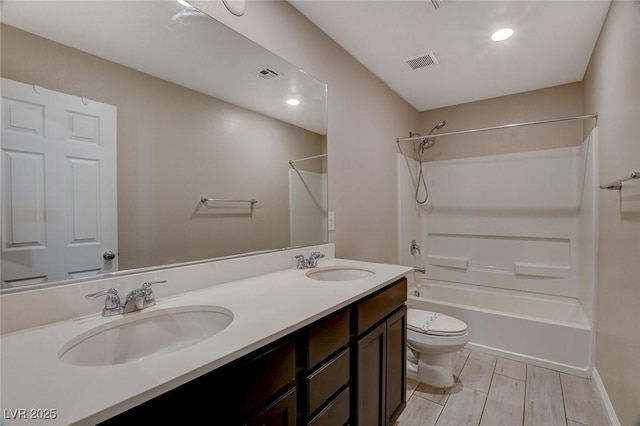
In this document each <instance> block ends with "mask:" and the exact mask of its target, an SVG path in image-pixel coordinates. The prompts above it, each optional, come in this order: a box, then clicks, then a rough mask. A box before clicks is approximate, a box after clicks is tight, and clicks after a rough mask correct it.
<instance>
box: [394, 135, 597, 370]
mask: <svg viewBox="0 0 640 426" xmlns="http://www.w3.org/2000/svg"><path fill="white" fill-rule="evenodd" d="M596 131H597V129H594V130H593V131H592V133H591V134H590V135H589V137H588V138H587V139H586V140H585V142H584V143H583V144H582V145H580V146H574V147H569V148H558V149H547V150H540V151H535V152H523V153H513V154H501V155H493V156H485V157H475V158H464V159H456V160H443V161H431V162H424V163H423V167H421V168H420V167H418V165H419V164H418V163H417V162H416V161H414V160H412V159H409V158H406V157H404V156H402V155H400V154H398V157H397V167H398V169H397V170H398V195H399V198H398V217H399V230H398V231H399V232H398V235H399V237H398V247H399V249H398V253H399V262H400V263H401V264H404V265H410V266H418V267H421V266H425V267H426V271H425V272H426V273H425V274H424V275H423V274H420V273H417V272H416V273H414V274H413V275H414V276H413V277H412V278H413V282H411V280H410V286H409V295H408V296H409V303H408V304H409V306H410V307H413V308H419V309H425V310H428V311H434V312H441V313H444V314H447V315H450V316H452V317H454V318H458V319H460V320H462V321H464V322H466V323H467V326H468V330H469V342H470V343H469V344H468V346H469V347H470V348H473V349H477V350H480V351H484V352H489V353H493V354H497V355H500V356H503V357H507V358H511V359H515V360H520V361H525V362H527V363H530V364H534V365H539V366H542V367H548V368H553V369H555V370H559V371H563V372H567V373H571V374H576V375H581V376H584V377H588V376H589V375H590V374H591V369H592V368H593V363H594V342H595V337H594V330H593V324H594V321H595V277H596V276H597V271H596V269H595V265H596V262H595V259H596V253H597V230H596V223H597V221H596V215H597V207H596V206H597V193H596V190H597V189H596V188H597V172H596V171H597V157H596V155H595V153H596V152H597V140H596V136H597V133H596ZM420 169H421V170H422V173H418V171H417V170H420ZM420 175H423V176H422V177H420ZM422 178H423V180H422V182H423V183H424V184H425V186H427V187H428V189H429V200H428V202H426V203H424V204H421V203H420V201H422V200H421V199H418V197H417V196H416V190H415V188H416V182H420V179H422ZM412 240H416V241H415V242H412ZM416 245H417V246H418V248H420V247H421V248H422V253H420V252H419V250H417V249H416ZM410 248H411V250H409V249H410ZM410 278H411V277H410Z"/></svg>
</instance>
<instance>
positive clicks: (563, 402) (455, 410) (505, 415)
mask: <svg viewBox="0 0 640 426" xmlns="http://www.w3.org/2000/svg"><path fill="white" fill-rule="evenodd" d="M454 375H455V376H456V377H457V382H456V384H455V385H454V386H453V387H452V388H450V389H447V390H443V389H437V388H433V387H430V386H427V385H424V384H422V383H418V382H416V381H414V380H411V379H407V406H406V408H405V410H404V412H403V413H402V415H401V416H400V417H399V418H398V421H397V422H396V423H395V425H394V426H423V425H432V426H433V425H435V426H466V425H469V426H512V425H513V426H556V425H562V426H609V422H608V421H607V418H606V416H605V412H604V408H603V407H602V403H601V401H600V398H599V396H598V395H597V393H596V390H595V387H594V386H593V384H592V383H591V380H589V379H585V378H582V377H577V376H571V375H569V374H564V373H560V372H557V371H554V370H549V369H546V368H541V367H536V366H534V365H529V364H525V363H522V362H518V361H513V360H509V359H505V358H500V357H497V356H495V355H489V354H485V353H482V352H477V351H470V350H468V349H463V350H461V351H459V352H458V353H456V354H455V361H454Z"/></svg>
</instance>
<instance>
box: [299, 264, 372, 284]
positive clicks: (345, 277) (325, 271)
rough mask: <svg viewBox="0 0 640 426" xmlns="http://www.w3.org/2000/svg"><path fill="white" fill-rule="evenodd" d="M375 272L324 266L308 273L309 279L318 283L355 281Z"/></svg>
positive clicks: (349, 267) (346, 267)
mask: <svg viewBox="0 0 640 426" xmlns="http://www.w3.org/2000/svg"><path fill="white" fill-rule="evenodd" d="M374 274H375V272H373V271H371V270H369V269H364V268H360V267H357V266H324V267H321V268H314V269H313V270H311V271H309V272H307V274H306V275H307V277H309V278H311V279H312V280H318V281H353V280H360V279H363V278H367V277H370V276H372V275H374Z"/></svg>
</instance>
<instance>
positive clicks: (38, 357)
mask: <svg viewBox="0 0 640 426" xmlns="http://www.w3.org/2000/svg"><path fill="white" fill-rule="evenodd" d="M333 265H353V266H358V267H361V268H365V269H369V270H372V271H374V272H375V274H374V275H372V276H371V277H367V278H363V279H359V280H354V281H343V282H339V281H336V282H330V281H317V280H312V279H310V278H308V277H306V276H305V274H306V273H307V272H309V270H308V269H307V270H297V269H288V270H284V271H278V272H274V273H269V274H265V275H260V276H257V277H254V278H249V279H244V280H239V281H233V282H230V283H227V284H219V285H216V286H213V287H210V288H207V289H204V290H198V291H194V292H191V293H186V294H182V295H178V296H173V297H168V298H165V299H158V301H157V305H156V306H154V307H151V308H148V309H146V310H143V311H139V312H136V313H131V314H126V315H125V316H130V315H131V316H135V315H141V314H144V313H148V312H150V311H152V310H161V309H167V308H174V307H180V306H189V305H199V306H202V305H214V306H221V307H223V308H226V309H229V310H230V311H232V312H233V315H234V319H233V322H232V323H231V324H230V325H229V326H228V327H227V328H226V329H224V330H223V331H222V332H220V333H219V334H217V335H215V336H213V337H211V338H209V339H207V340H204V341H202V342H200V343H198V344H196V345H193V346H190V347H187V348H183V349H180V350H177V351H175V352H171V353H168V354H164V355H160V356H156V357H150V358H147V359H144V360H142V361H139V362H130V363H127V364H118V365H109V366H97V367H93V366H91V367H88V366H74V365H68V364H65V363H64V362H62V361H60V360H59V359H58V354H59V351H60V349H61V348H62V347H63V346H64V345H65V344H66V343H67V342H68V341H69V340H71V339H73V338H75V337H76V336H78V335H79V334H81V333H84V332H87V331H88V330H91V329H93V328H94V327H98V326H101V325H104V324H107V323H109V322H112V321H116V320H118V319H121V318H122V316H121V315H118V316H114V317H109V318H103V317H102V316H100V313H99V312H98V313H96V314H95V315H92V316H86V317H81V318H76V319H73V320H68V321H62V322H58V323H54V324H48V325H44V326H40V327H35V328H31V329H27V330H23V331H19V332H16V333H12V334H8V335H4V336H2V338H0V345H1V346H0V350H1V366H2V370H1V372H0V381H1V393H0V401H1V402H2V409H3V419H2V424H3V425H14V424H15V425H26V424H32V423H33V424H35V423H37V424H46V425H55V424H61V425H66V424H75V423H77V424H95V423H97V422H100V421H103V420H105V419H107V418H109V417H112V416H114V415H116V414H118V413H120V412H123V411H126V410H127V409H129V408H131V407H134V406H136V405H138V404H140V403H142V402H144V401H147V400H149V399H151V398H153V397H155V396H157V395H160V394H162V393H164V392H167V391H168V390H170V389H173V388H175V387H177V386H179V385H181V384H184V383H186V382H188V381H190V380H192V379H194V378H196V377H198V376H201V375H203V374H205V373H207V372H209V371H212V370H214V369H216V368H218V367H220V366H222V365H225V364H227V363H229V362H231V361H233V360H235V359H238V358H240V357H241V356H243V355H246V354H247V353H249V352H252V351H253V350H255V349H258V348H260V347H262V346H264V345H266V344H268V343H270V342H273V341H275V340H277V339H278V338H280V337H283V336H286V335H287V334H289V333H291V332H293V331H295V330H297V329H299V328H301V327H304V326H305V325H308V324H310V323H312V322H314V321H315V320H317V319H320V318H322V317H323V316H325V315H328V314H329V313H331V312H334V311H336V310H338V309H340V308H342V307H344V306H347V305H349V304H350V303H352V302H354V301H356V300H358V299H360V298H362V297H363V296H365V295H367V294H370V293H373V292H374V291H376V290H378V289H380V288H382V287H384V286H385V285H387V284H390V283H392V282H393V281H395V280H397V279H398V278H400V277H402V276H404V275H405V274H406V273H408V272H409V271H411V268H409V267H406V266H398V265H386V264H377V263H367V262H357V261H351V260H341V259H330V260H326V261H323V262H322V261H321V262H320V263H319V266H333ZM25 309H28V308H25ZM19 409H25V410H26V417H27V418H26V419H10V418H7V417H11V414H12V413H16V411H15V410H19ZM31 409H44V410H47V409H54V410H55V415H56V418H55V419H53V420H35V419H30V418H29V415H30V414H31V413H30V410H31ZM9 410H13V411H9Z"/></svg>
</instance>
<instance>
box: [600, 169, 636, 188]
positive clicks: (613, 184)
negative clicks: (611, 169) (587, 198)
mask: <svg viewBox="0 0 640 426" xmlns="http://www.w3.org/2000/svg"><path fill="white" fill-rule="evenodd" d="M631 179H640V172H632V173H631V174H630V175H629V176H627V177H623V178H622V179H618V180H616V181H614V182H611V183H608V184H606V185H600V189H622V182H626V181H628V180H631Z"/></svg>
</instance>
